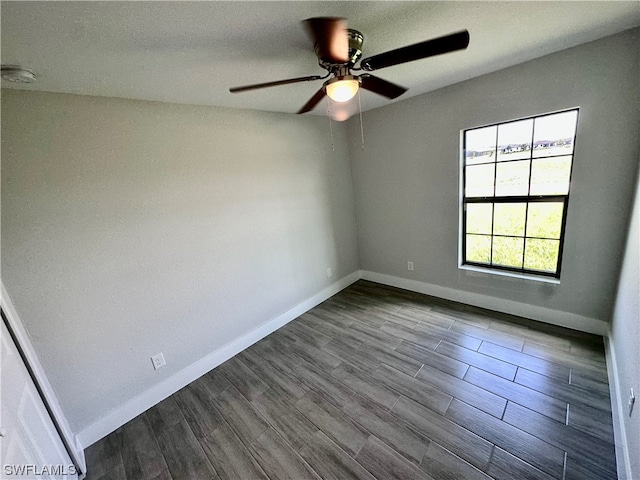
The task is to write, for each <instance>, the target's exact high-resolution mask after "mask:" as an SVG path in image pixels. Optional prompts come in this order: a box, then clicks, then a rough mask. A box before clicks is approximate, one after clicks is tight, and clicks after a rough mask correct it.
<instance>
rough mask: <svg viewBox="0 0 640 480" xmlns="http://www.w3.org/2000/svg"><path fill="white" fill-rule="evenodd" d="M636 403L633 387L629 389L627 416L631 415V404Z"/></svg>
mask: <svg viewBox="0 0 640 480" xmlns="http://www.w3.org/2000/svg"><path fill="white" fill-rule="evenodd" d="M635 403H636V396H635V394H634V393H633V388H632V389H631V392H630V393H629V416H631V413H632V412H633V405H634V404H635Z"/></svg>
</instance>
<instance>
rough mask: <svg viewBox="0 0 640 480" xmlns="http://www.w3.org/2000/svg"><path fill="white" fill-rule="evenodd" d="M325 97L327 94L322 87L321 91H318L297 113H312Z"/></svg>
mask: <svg viewBox="0 0 640 480" xmlns="http://www.w3.org/2000/svg"><path fill="white" fill-rule="evenodd" d="M324 96H325V92H324V87H322V88H321V89H320V90H318V91H317V92H316V94H315V95H314V96H313V97H311V99H310V100H309V101H308V102H307V103H305V104H304V106H303V107H302V108H301V109H300V110H298V111H297V112H296V113H298V114H300V113H307V112H310V111H311V110H313V109H314V108H315V106H316V105H317V104H318V102H320V100H322V99H323V98H324Z"/></svg>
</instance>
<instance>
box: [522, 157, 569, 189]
mask: <svg viewBox="0 0 640 480" xmlns="http://www.w3.org/2000/svg"><path fill="white" fill-rule="evenodd" d="M571 158H572V157H571V156H565V157H553V158H538V159H536V160H533V164H532V165H531V195H566V194H567V193H569V178H570V177H571Z"/></svg>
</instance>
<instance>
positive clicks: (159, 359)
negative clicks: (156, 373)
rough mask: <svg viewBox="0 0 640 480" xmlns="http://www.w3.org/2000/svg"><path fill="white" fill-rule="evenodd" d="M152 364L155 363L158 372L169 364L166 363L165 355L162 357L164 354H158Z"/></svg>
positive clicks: (152, 358)
mask: <svg viewBox="0 0 640 480" xmlns="http://www.w3.org/2000/svg"><path fill="white" fill-rule="evenodd" d="M151 363H153V369H154V370H158V369H159V368H162V367H164V366H165V365H166V364H167V362H165V361H164V355H162V353H158V354H157V355H154V356H153V357H151Z"/></svg>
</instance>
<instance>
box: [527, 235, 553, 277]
mask: <svg viewBox="0 0 640 480" xmlns="http://www.w3.org/2000/svg"><path fill="white" fill-rule="evenodd" d="M559 251H560V241H559V240H538V239H536V238H527V247H526V251H525V255H524V268H528V269H531V270H541V271H544V272H555V271H556V267H557V265H558V252H559Z"/></svg>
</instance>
